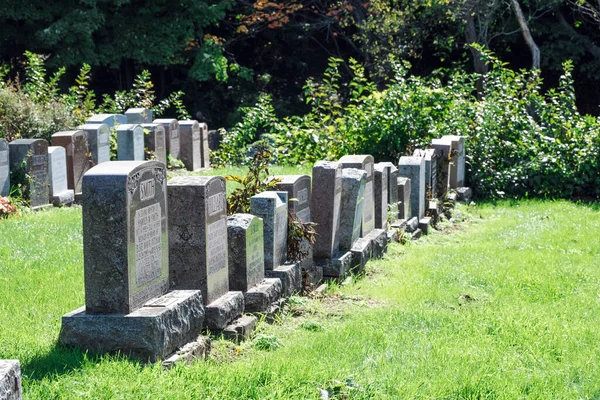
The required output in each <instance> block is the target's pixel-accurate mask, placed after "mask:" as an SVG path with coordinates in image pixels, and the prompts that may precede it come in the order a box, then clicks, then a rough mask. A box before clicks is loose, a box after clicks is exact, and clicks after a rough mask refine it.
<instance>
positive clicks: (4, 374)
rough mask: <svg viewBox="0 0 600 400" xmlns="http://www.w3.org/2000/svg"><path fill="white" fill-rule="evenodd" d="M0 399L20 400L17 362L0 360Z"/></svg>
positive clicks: (19, 379)
mask: <svg viewBox="0 0 600 400" xmlns="http://www.w3.org/2000/svg"><path fill="white" fill-rule="evenodd" d="M0 399H3V400H4V399H6V400H21V365H20V364H19V360H0Z"/></svg>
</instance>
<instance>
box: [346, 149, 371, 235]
mask: <svg viewBox="0 0 600 400" xmlns="http://www.w3.org/2000/svg"><path fill="white" fill-rule="evenodd" d="M339 163H340V164H341V165H342V168H356V169H362V170H364V171H367V183H366V185H365V200H364V203H363V222H362V228H361V233H360V235H361V237H364V236H366V235H367V234H368V233H369V232H371V231H372V230H373V229H375V192H374V188H373V178H374V175H375V174H374V161H373V156H370V155H348V156H343V157H342V158H340V160H339Z"/></svg>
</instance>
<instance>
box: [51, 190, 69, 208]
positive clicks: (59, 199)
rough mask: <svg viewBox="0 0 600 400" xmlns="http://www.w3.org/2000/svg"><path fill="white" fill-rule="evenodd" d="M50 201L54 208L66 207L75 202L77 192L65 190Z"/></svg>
mask: <svg viewBox="0 0 600 400" xmlns="http://www.w3.org/2000/svg"><path fill="white" fill-rule="evenodd" d="M50 199H51V201H52V204H53V205H54V207H60V206H65V205H67V204H72V203H73V202H74V201H75V192H74V191H72V190H65V191H64V192H62V193H59V194H57V195H56V196H51V197H50Z"/></svg>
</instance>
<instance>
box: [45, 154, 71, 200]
mask: <svg viewBox="0 0 600 400" xmlns="http://www.w3.org/2000/svg"><path fill="white" fill-rule="evenodd" d="M48 176H49V179H48V181H49V182H50V202H51V203H52V204H54V206H56V207H60V206H62V205H64V204H70V203H72V202H73V201H75V192H74V191H73V190H72V189H69V188H68V187H67V153H66V151H65V148H64V147H61V146H49V147H48Z"/></svg>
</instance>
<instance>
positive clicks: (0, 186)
mask: <svg viewBox="0 0 600 400" xmlns="http://www.w3.org/2000/svg"><path fill="white" fill-rule="evenodd" d="M9 165H10V150H9V148H8V142H7V141H6V140H4V139H0V196H8V195H9V194H10V168H9Z"/></svg>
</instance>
